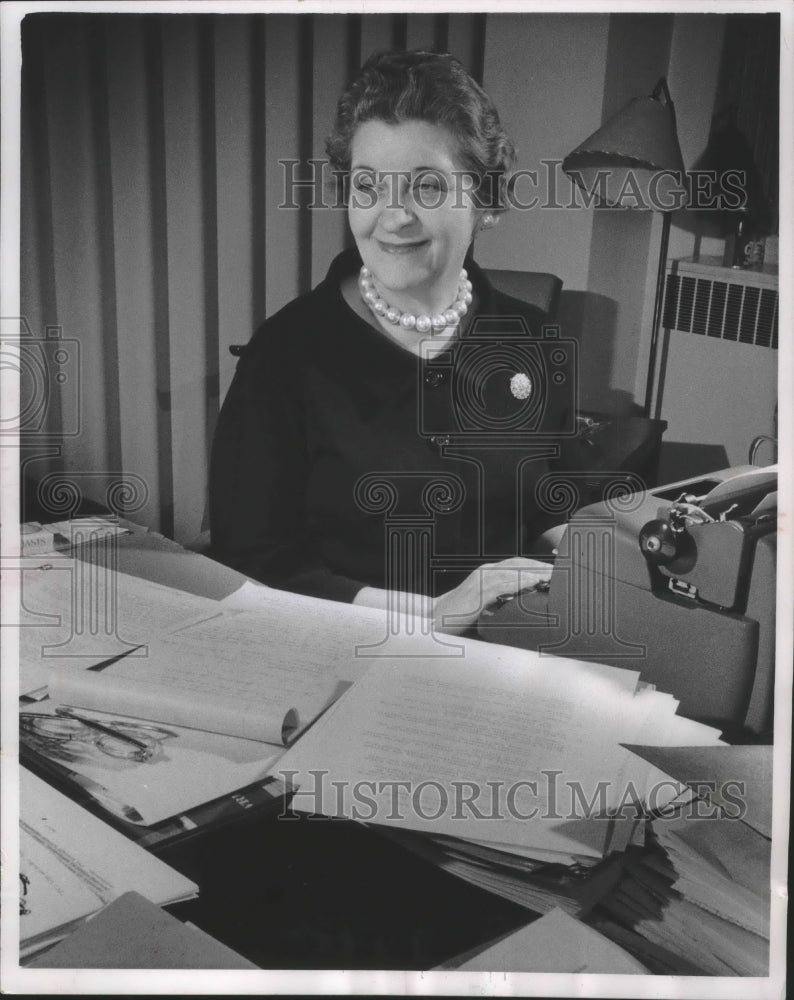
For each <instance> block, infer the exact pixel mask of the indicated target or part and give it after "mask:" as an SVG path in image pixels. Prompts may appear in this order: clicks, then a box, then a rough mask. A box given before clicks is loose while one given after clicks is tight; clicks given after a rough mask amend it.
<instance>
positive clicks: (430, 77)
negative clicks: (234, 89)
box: [325, 50, 516, 212]
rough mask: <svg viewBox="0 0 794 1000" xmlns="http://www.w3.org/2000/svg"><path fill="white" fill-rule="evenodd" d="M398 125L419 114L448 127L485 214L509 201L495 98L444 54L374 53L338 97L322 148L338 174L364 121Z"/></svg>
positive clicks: (510, 153)
mask: <svg viewBox="0 0 794 1000" xmlns="http://www.w3.org/2000/svg"><path fill="white" fill-rule="evenodd" d="M373 120H375V121H382V122H386V123H387V124H389V125H397V124H400V123H402V122H405V121H410V120H418V121H424V122H429V123H430V124H433V125H443V126H444V127H445V128H447V129H449V131H450V132H451V133H452V135H453V136H454V137H455V139H456V140H457V143H458V150H459V154H460V158H461V162H462V165H463V167H464V168H465V169H466V170H467V171H468V172H470V174H471V176H472V177H473V178H474V183H473V187H472V191H471V194H472V197H473V199H474V201H475V204H476V205H477V206H478V207H479V208H482V209H488V210H489V211H491V212H501V211H504V210H505V208H506V207H507V202H506V198H505V191H506V186H507V180H508V177H509V174H510V172H511V170H512V169H513V166H514V164H515V161H516V153H515V147H514V145H513V143H512V141H511V139H510V137H509V136H508V135H507V133H506V132H505V130H504V128H503V127H502V123H501V122H500V120H499V114H498V112H497V110H496V108H495V106H494V103H493V101H492V100H491V99H490V97H489V96H488V95H487V94H486V93H485V91H484V90H483V89H482V87H480V86H479V84H478V83H476V82H475V80H473V79H472V77H471V76H470V75H469V74H468V73H467V72H466V70H465V69H464V68H463V66H462V64H461V63H460V62H459V61H458V60H457V59H456V58H455V57H454V56H451V55H449V54H446V53H439V52H425V51H421V50H417V51H409V52H392V51H386V52H376V53H375V54H374V55H372V56H370V58H369V59H367V61H366V62H365V63H364V65H363V66H362V67H361V69H360V71H359V73H358V75H357V76H356V77H355V79H354V80H353V81H352V82H351V83H350V85H349V86H348V87H347V89H346V90H345V91H344V93H343V94H342V96H341V97H340V98H339V102H338V104H337V109H336V119H335V121H334V127H333V131H332V132H331V134H330V135H329V136H328V138H327V139H326V143H325V149H326V153H327V154H328V158H329V160H330V161H331V167H332V169H333V171H334V173H335V174H336V175H337V176H341V177H343V178H347V176H348V174H349V171H350V163H351V147H352V144H353V136H354V135H355V132H356V129H357V128H358V127H359V125H361V124H363V123H364V122H367V121H373Z"/></svg>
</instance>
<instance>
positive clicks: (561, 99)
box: [478, 14, 724, 412]
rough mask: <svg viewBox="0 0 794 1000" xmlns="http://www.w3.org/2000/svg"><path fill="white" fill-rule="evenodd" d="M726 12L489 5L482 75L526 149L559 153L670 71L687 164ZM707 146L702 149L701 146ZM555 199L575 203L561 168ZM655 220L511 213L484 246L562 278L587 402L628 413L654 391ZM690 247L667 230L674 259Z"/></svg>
mask: <svg viewBox="0 0 794 1000" xmlns="http://www.w3.org/2000/svg"><path fill="white" fill-rule="evenodd" d="M723 22H724V17H722V16H717V15H709V16H700V17H696V16H690V15H676V16H673V15H669V14H611V15H607V14H579V15H570V14H543V15H534V14H533V15H494V16H491V17H489V18H488V30H487V35H486V45H485V70H484V79H485V85H486V88H487V89H488V91H489V92H490V93H491V94H492V96H493V97H494V99H495V100H496V103H497V105H498V107H499V108H500V112H501V113H502V115H503V118H504V120H505V123H506V124H507V126H508V127H509V128H510V129H511V130H512V131H513V133H514V134H515V137H516V139H517V142H518V145H519V150H520V152H521V153H522V156H521V166H523V167H528V168H530V169H539V170H540V169H542V167H541V161H542V160H544V159H556V160H562V159H563V157H564V156H565V155H566V154H567V153H569V152H570V151H571V150H572V149H574V148H575V147H576V146H578V145H579V143H580V142H582V141H583V140H584V139H585V138H586V137H587V136H588V135H590V134H591V133H592V132H594V131H595V130H596V129H597V128H598V127H599V126H600V125H601V124H602V122H603V121H605V120H606V119H607V118H609V117H610V116H611V115H612V114H614V113H615V112H617V111H618V110H620V108H621V107H623V105H624V104H626V103H627V102H628V101H629V100H630V99H631V98H632V97H634V96H637V95H640V94H649V93H650V92H651V90H652V89H653V87H654V85H655V83H656V81H657V80H658V78H659V77H660V76H663V75H667V76H668V82H669V84H670V88H671V91H672V94H673V99H674V100H675V102H676V109H677V113H678V118H679V126H680V132H681V141H682V152H683V154H684V162H685V165H690V164H691V163H693V162H694V157H695V155H696V153H697V152H699V151H700V150H699V149H698V145H699V144H700V143H702V144H703V145H705V141H706V138H707V137H708V130H709V122H710V120H711V113H712V109H713V102H714V90H715V87H716V82H717V76H718V71H719V57H720V49H721V42H722V30H723ZM701 148H702V147H701ZM559 191H560V193H561V197H560V199H559V200H560V201H562V202H563V203H569V202H570V195H569V193H568V192H569V187H568V181H567V180H566V179H565V178H562V179H561V181H560V187H559ZM659 222H660V218H659V217H658V216H657V215H655V214H653V213H644V212H613V211H609V210H593V209H587V208H574V209H571V208H567V209H545V210H544V209H535V210H533V211H529V212H520V211H517V212H513V213H512V217H508V218H507V219H505V220H504V223H503V225H502V228H501V230H497V231H496V232H495V233H494V234H493V235H492V236H490V237H489V240H488V241H485V240H483V241H482V242H481V245H480V247H479V248H478V259H479V260H480V262H481V263H483V264H485V265H486V266H493V267H513V268H516V269H523V268H527V269H537V270H549V271H553V272H554V273H556V274H558V275H559V276H560V277H561V278H562V279H563V282H564V291H563V299H562V306H561V311H560V320H561V323H562V325H563V328H564V332H565V333H567V334H569V335H572V336H575V337H577V338H578V339H579V340H580V342H581V359H582V366H581V367H582V385H581V392H580V401H581V404H582V406H583V407H584V408H590V409H601V410H607V411H611V412H624V411H627V410H630V409H632V407H633V404H634V402H635V401H636V402H639V403H640V404H641V403H642V401H643V398H644V390H645V369H644V364H645V358H646V357H647V348H648V342H647V341H648V337H649V329H650V317H649V314H648V310H649V307H648V302H649V300H650V303H651V307H652V302H653V290H654V282H655V278H656V262H657V259H658V258H657V257H656V247H657V246H658V240H659V232H660V230H659ZM684 246H691V238H690V241H689V243H687V241H686V239H685V238H684V237H679V236H678V235H676V236H675V238H674V239H673V240H671V250H672V251H674V255H680V254H681V253H683V252H687V251H686V250H685V249H684Z"/></svg>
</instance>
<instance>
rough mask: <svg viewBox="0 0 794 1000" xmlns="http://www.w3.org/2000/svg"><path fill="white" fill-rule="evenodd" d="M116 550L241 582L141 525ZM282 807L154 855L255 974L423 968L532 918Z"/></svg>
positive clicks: (190, 913) (357, 832)
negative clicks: (189, 888) (191, 890)
mask: <svg viewBox="0 0 794 1000" xmlns="http://www.w3.org/2000/svg"><path fill="white" fill-rule="evenodd" d="M117 553H118V567H119V569H121V570H122V571H124V572H126V573H131V574H134V575H137V576H140V577H142V578H144V579H150V580H154V581H155V582H159V583H164V584H168V585H170V586H174V587H180V588H181V589H183V590H188V591H190V592H192V593H198V594H201V595H202V596H206V597H212V598H215V599H220V598H222V597H225V596H227V595H228V594H230V593H232V592H233V591H234V590H236V589H237V588H238V587H239V586H240V584H241V583H242V582H243V581H244V580H245V578H244V577H242V576H241V575H240V574H238V573H236V572H235V571H233V570H230V569H228V568H227V567H225V566H221V565H219V564H218V563H215V562H213V561H212V560H210V559H207V558H206V557H204V556H201V555H197V554H195V553H192V552H187V551H186V550H185V549H183V548H181V546H179V545H176V544H175V543H173V542H170V541H168V540H167V539H164V538H163V537H162V536H159V535H157V534H154V533H151V532H146V531H143V530H141V529H134V530H133V531H132V533H131V534H129V535H124V536H121V537H120V538H119V539H118V550H117ZM26 764H28V765H30V764H32V765H33V769H34V770H37V771H38V773H39V774H41V775H42V776H43V777H45V778H48V780H53V779H52V773H51V771H50V772H48V770H47V769H46V768H41V767H37V766H36V765H35V762H32V761H30V760H26ZM54 783H57V782H54ZM59 787H60V788H61V790H63V791H67V792H68V793H69V794H70V795H74V792H75V790H74V788H71V787H69V785H68V784H67V783H60V784H59ZM282 806H283V802H282V800H280V799H276V800H273V801H272V802H270V803H269V804H266V805H262V806H261V807H260V808H258V809H253V810H250V811H247V812H246V811H243V810H241V811H240V813H239V814H238V818H237V819H236V821H235V822H233V823H228V824H226V825H225V826H222V827H220V828H214V829H212V830H209V831H205V832H199V833H197V834H196V835H194V836H192V837H183V838H181V839H179V840H172V841H169V840H163V841H161V842H160V843H158V844H155V845H154V846H153V847H152V850H153V851H154V853H156V854H157V855H158V856H159V857H161V858H162V859H163V860H164V861H166V862H167V863H168V864H170V865H172V866H173V867H174V868H176V869H178V870H179V871H181V872H183V873H184V874H185V875H187V876H188V877H189V878H191V879H193V880H194V881H196V882H197V883H198V884H199V886H200V896H199V898H198V899H196V900H191V901H189V902H186V903H182V904H177V905H175V906H173V907H170V908H169V909H170V912H172V913H174V914H175V915H176V916H179V917H180V918H181V919H184V920H190V921H192V922H193V923H195V924H197V925H198V926H199V927H200V928H201V929H202V930H205V931H207V932H208V933H209V934H211V935H212V936H213V937H215V938H217V939H218V940H220V941H222V942H223V943H224V944H226V945H228V946H229V947H231V948H233V949H234V950H235V951H237V952H239V953H240V954H241V955H243V956H244V957H246V958H248V959H249V960H250V961H252V962H254V963H255V964H256V965H258V966H260V967H262V968H282V969H283V968H293V969H313V968H316V969H322V968H332V969H333V968H335V969H384V968H385V969H388V968H392V969H416V970H421V969H430V968H433V967H435V966H437V965H440V964H441V963H443V962H445V961H448V960H449V959H451V958H453V957H454V956H456V955H458V954H460V953H462V952H464V951H468V950H469V949H471V948H473V947H476V946H478V945H480V944H483V943H485V942H486V941H489V940H491V939H492V938H494V937H497V936H499V935H501V934H503V933H506V932H507V931H510V930H513V929H516V928H518V927H521V926H523V925H525V924H527V923H528V922H530V921H531V920H532V919H534V915H533V914H532V913H530V912H529V911H527V910H526V909H523V908H521V907H519V906H516V905H514V904H511V903H508V902H506V901H505V900H502V899H500V898H498V897H495V896H492V895H490V894H488V893H486V892H484V891H482V890H479V889H476V888H474V887H472V886H470V885H468V884H467V883H465V882H462V881H460V880H459V879H457V878H455V877H453V876H451V875H448V874H445V873H444V872H442V871H440V870H439V869H437V868H435V867H434V866H433V865H431V864H430V863H428V862H425V861H423V860H420V859H418V858H416V857H414V856H413V855H412V854H409V853H408V852H407V851H405V850H404V849H403V848H401V847H399V846H397V845H395V844H393V843H391V842H390V841H388V840H387V839H386V838H385V837H381V836H379V835H378V834H377V833H376V832H374V831H372V830H368V829H365V828H364V827H363V826H361V825H359V824H356V823H352V822H347V821H340V820H318V819H307V818H305V817H301V818H299V819H293V820H286V819H279V814H280V813H281V811H282ZM87 807H88V808H90V809H91V811H93V812H95V813H96V814H97V815H99V816H101V817H102V818H103V819H104V820H105V821H106V822H109V823H110V824H111V825H113V826H115V827H116V828H117V829H120V830H122V831H123V832H125V833H127V834H128V835H131V836H132V835H138V834H139V833H140V828H136V827H133V826H132V825H129V824H124V823H123V822H122V821H119V820H115V819H114V818H113V817H111V816H109V815H108V814H106V813H104V811H103V810H101V808H100V807H98V806H97V805H90V804H87Z"/></svg>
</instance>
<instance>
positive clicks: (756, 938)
mask: <svg viewBox="0 0 794 1000" xmlns="http://www.w3.org/2000/svg"><path fill="white" fill-rule="evenodd" d="M636 750H637V752H638V753H641V754H642V755H643V757H645V758H646V759H649V760H654V761H656V762H658V763H659V764H665V765H666V766H667V768H668V770H669V773H670V774H671V776H675V777H676V778H677V779H679V780H683V781H685V782H687V783H688V784H691V785H692V786H693V787H695V786H699V790H700V791H701V792H703V791H704V789H705V788H710V793H707V794H705V795H704V797H703V798H702V799H701V800H700V801H698V802H696V803H691V804H690V805H688V806H687V807H685V808H684V809H683V810H682V811H681V815H679V816H677V817H675V818H669V819H666V818H660V819H657V820H655V821H654V822H653V824H652V838H651V848H650V849H649V850H648V851H646V852H644V853H642V854H638V855H636V856H632V857H630V858H629V859H628V861H627V864H626V866H625V874H624V877H623V879H622V881H621V882H620V884H619V886H618V887H617V889H616V890H615V892H614V893H613V894H612V895H611V896H610V897H609V899H607V900H605V901H604V903H603V905H602V908H601V909H602V911H603V912H604V914H607V915H608V917H609V918H610V919H611V920H613V921H617V922H619V924H620V925H621V926H622V927H623V928H625V929H626V930H628V931H630V932H631V933H633V934H637V935H640V936H641V937H642V938H644V939H645V940H646V941H647V942H650V944H651V945H654V946H657V947H659V948H661V949H664V951H665V952H667V953H668V954H670V953H672V954H674V955H677V956H680V957H681V958H682V959H683V960H684V962H685V965H682V966H680V967H679V968H677V969H673V970H672V971H677V972H679V973H680V974H685V973H687V972H688V971H689V970H690V969H691V968H694V969H695V970H696V971H699V972H701V973H705V974H708V975H719V976H730V975H741V976H766V975H768V968H769V916H770V914H769V907H770V867H769V860H770V846H771V839H770V838H771V816H770V813H771V809H770V805H769V796H768V794H767V796H766V801H762V800H761V798H760V797H759V791H762V792H763V790H767V792H768V789H769V788H770V778H771V747H721V748H718V749H717V748H697V749H685V750H678V751H671V750H666V751H662V750H660V749H658V748H653V749H651V748H647V747H642V748H636ZM706 774H710V775H711V776H712V777H711V779H707V778H706V777H705V775H706ZM604 929H605V932H606V933H610V930H608V929H607V928H604ZM611 936H612V937H613V938H614V939H615V940H617V941H618V942H619V943H622V944H624V945H627V946H628V943H627V941H626V939H625V938H624V937H622V936H621V935H620V933H618V934H614V933H612V934H611ZM632 950H633V951H634V953H635V954H637V955H638V956H639V955H642V945H639V946H637V945H636V943H635V946H634V947H633V948H632ZM644 960H645V961H646V962H647V961H649V957H648V956H647V955H645V956H644ZM650 961H651V964H653V959H652V958H650ZM657 971H671V970H670V969H669V968H667V969H658V967H657Z"/></svg>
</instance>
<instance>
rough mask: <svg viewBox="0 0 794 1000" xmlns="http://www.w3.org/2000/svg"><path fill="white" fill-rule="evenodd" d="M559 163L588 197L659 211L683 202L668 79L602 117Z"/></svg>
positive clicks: (681, 163)
mask: <svg viewBox="0 0 794 1000" xmlns="http://www.w3.org/2000/svg"><path fill="white" fill-rule="evenodd" d="M663 96H664V97H665V98H666V99H665V100H664V101H663V100H662V97H663ZM562 169H563V171H564V172H565V173H566V174H568V175H569V176H570V177H571V179H572V180H573V181H574V182H575V183H576V184H577V185H578V186H579V187H580V188H581V189H582V190H583V191H584V192H585V193H586V195H587V198H588V203H592V204H595V205H600V206H604V205H609V206H614V207H620V208H639V209H652V210H654V211H662V212H667V211H673V210H675V209H679V208H682V207H684V205H685V204H686V202H687V189H686V186H685V184H684V161H683V158H682V156H681V147H680V145H679V143H678V134H677V132H676V127H675V110H674V108H673V102H672V101H671V100H670V95H669V91H668V90H667V84H666V81H664V80H660V81H659V83H658V84H657V86H656V88H655V90H654V92H653V94H652V95H651V96H649V97H636V98H634V100H632V101H630V102H629V103H628V104H627V105H626V106H625V107H624V108H623V109H622V110H621V111H619V112H618V113H617V114H616V115H614V116H613V117H612V118H610V119H609V120H608V121H607V122H605V123H604V124H603V125H602V126H601V128H599V129H598V130H597V131H596V132H594V133H593V134H592V135H591V136H590V137H589V138H588V139H585V141H584V142H583V143H581V144H580V145H579V146H577V147H576V149H574V150H573V152H572V153H569V154H568V156H566V157H565V159H564V160H563V163H562Z"/></svg>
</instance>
